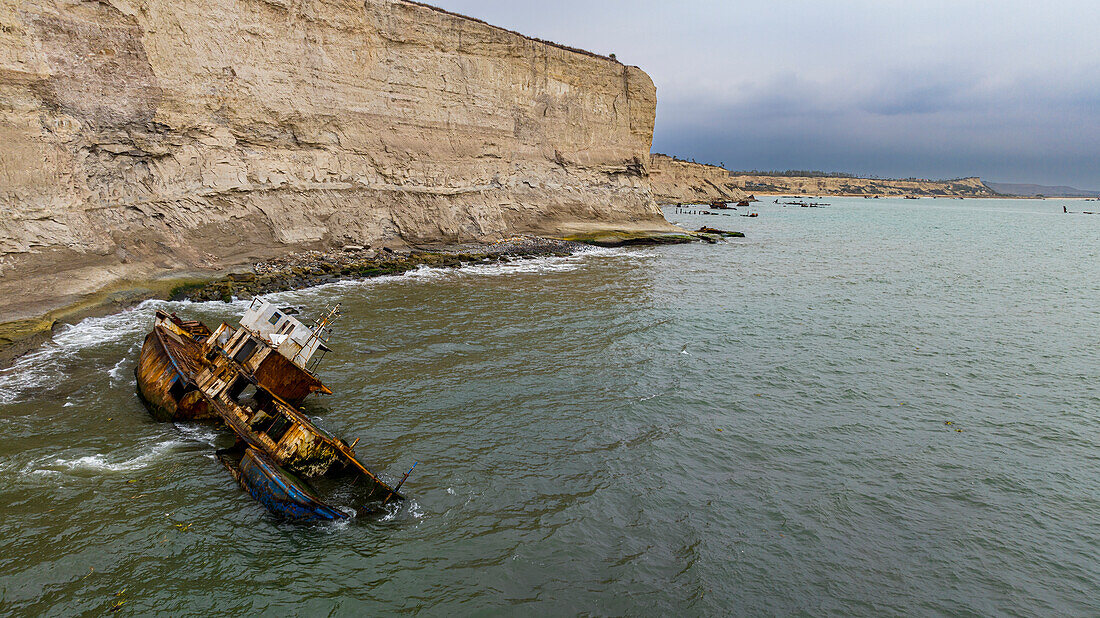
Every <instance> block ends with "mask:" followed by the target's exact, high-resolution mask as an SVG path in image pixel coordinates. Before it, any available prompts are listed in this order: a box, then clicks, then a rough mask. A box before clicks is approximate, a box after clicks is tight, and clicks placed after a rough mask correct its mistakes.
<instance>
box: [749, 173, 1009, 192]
mask: <svg viewBox="0 0 1100 618" xmlns="http://www.w3.org/2000/svg"><path fill="white" fill-rule="evenodd" d="M730 180H731V182H732V184H733V185H734V186H736V187H737V188H739V189H741V190H742V191H744V192H745V193H751V194H754V195H851V196H858V197H873V196H881V197H993V196H994V192H993V189H990V188H989V187H987V186H985V185H984V184H982V181H981V179H980V178H976V177H972V178H956V179H954V180H924V179H919V178H904V179H889V178H857V177H855V176H852V175H850V174H837V173H825V172H800V171H790V172H763V173H759V172H758V173H752V172H750V173H743V172H730Z"/></svg>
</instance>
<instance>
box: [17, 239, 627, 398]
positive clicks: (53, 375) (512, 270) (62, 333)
mask: <svg viewBox="0 0 1100 618" xmlns="http://www.w3.org/2000/svg"><path fill="white" fill-rule="evenodd" d="M634 252H636V251H632V250H624V249H610V248H602V247H585V248H583V249H579V250H578V251H576V252H575V253H573V254H570V255H566V256H542V257H534V258H521V259H516V260H513V261H509V262H491V263H472V264H463V265H462V266H458V267H442V268H440V267H431V266H420V267H419V268H416V269H414V270H411V271H409V272H406V273H402V274H399V275H389V276H383V277H375V278H371V279H355V280H347V281H337V282H333V283H328V284H324V285H320V286H316V287H313V288H307V289H305V290H289V291H286V292H278V293H275V294H270V295H268V298H271V299H273V300H276V301H277V302H296V301H305V300H306V299H307V298H308V295H309V293H310V292H315V291H320V290H325V291H330V290H338V289H340V288H357V287H361V286H364V285H367V286H373V285H382V284H385V283H387V282H394V281H433V280H440V279H447V278H453V277H497V276H507V275H517V274H528V273H561V272H570V271H574V270H577V269H580V268H583V267H584V266H585V263H586V262H587V261H588V260H589V259H590V258H593V257H607V256H624V255H630V254H631V253H634ZM303 294H304V295H306V296H303ZM249 303H250V301H248V300H243V299H234V300H233V301H232V302H230V303H225V302H222V301H211V302H192V301H165V300H147V301H145V302H143V303H141V304H139V305H137V306H135V307H132V308H130V309H126V310H123V311H120V312H118V313H114V314H111V315H107V316H101V317H92V318H85V319H84V320H81V321H80V322H78V323H77V324H73V325H66V326H62V327H61V328H60V329H59V330H58V332H56V333H54V335H53V338H52V339H51V340H50V341H49V342H47V343H45V344H43V346H42V347H41V348H39V349H38V350H36V351H34V352H31V353H29V354H26V355H24V356H23V357H21V358H19V359H18V360H17V361H16V362H15V363H13V364H12V366H11V367H9V368H7V369H5V370H3V371H0V405H7V404H12V403H17V402H19V401H20V400H23V399H26V398H27V397H29V396H34V395H33V394H34V393H37V392H40V391H41V390H42V389H44V388H47V387H48V386H49V385H50V384H53V383H57V382H59V381H60V380H61V379H62V378H63V377H64V376H65V375H66V373H67V371H66V369H67V366H68V364H69V362H71V359H72V357H73V356H74V355H76V354H79V353H80V352H82V351H83V350H87V349H90V348H95V347H97V346H104V345H117V344H122V343H127V342H129V343H130V345H131V349H130V350H129V352H127V353H125V354H124V355H123V357H122V358H120V359H119V360H118V361H117V363H115V364H114V366H113V367H112V368H111V369H109V370H108V371H107V374H108V377H109V378H110V383H111V384H112V385H116V384H118V383H120V382H121V381H122V378H123V374H124V372H123V368H124V367H125V366H126V364H127V362H128V361H129V360H130V359H131V358H132V357H133V356H134V354H135V353H136V350H137V348H136V346H137V345H140V343H141V340H142V338H143V337H144V336H145V334H146V333H148V331H149V328H150V326H151V324H152V320H153V315H154V313H155V312H156V310H157V309H164V310H167V311H175V312H181V311H183V312H187V313H189V314H191V315H192V316H194V317H196V318H200V319H213V320H220V319H222V318H223V317H224V316H226V315H227V314H239V313H243V312H244V310H245V309H246V308H247V307H248V305H249Z"/></svg>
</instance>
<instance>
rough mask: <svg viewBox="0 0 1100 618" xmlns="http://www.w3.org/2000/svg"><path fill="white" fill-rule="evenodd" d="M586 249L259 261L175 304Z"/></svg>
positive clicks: (191, 290)
mask: <svg viewBox="0 0 1100 618" xmlns="http://www.w3.org/2000/svg"><path fill="white" fill-rule="evenodd" d="M582 247H584V244H582V243H578V242H573V241H567V240H554V239H547V238H539V237H516V238H510V239H506V240H503V241H500V242H497V243H491V244H487V245H468V246H458V247H451V248H448V249H444V250H437V251H418V250H413V251H393V250H390V249H382V250H375V249H372V248H369V247H357V246H348V247H344V248H342V249H337V250H333V251H305V252H301V253H294V254H291V255H288V256H285V257H281V258H276V259H272V260H266V261H263V262H257V263H256V264H254V265H253V266H252V271H251V272H242V273H230V274H228V275H226V276H224V277H221V278H218V279H215V280H213V281H207V282H201V283H193V284H185V285H181V286H179V287H177V288H175V289H174V290H172V292H171V294H170V295H169V299H170V300H192V301H216V300H221V301H229V300H231V299H233V298H251V297H253V296H260V295H263V294H271V293H274V292H283V291H286V290H297V289H301V288H308V287H313V286H316V285H324V284H326V283H335V282H337V281H349V280H359V279H370V278H373V277H382V276H385V275H399V274H402V273H405V272H408V271H410V270H416V269H417V268H420V267H422V266H426V267H434V268H457V267H460V266H462V265H464V264H492V263H502V262H512V261H516V260H524V259H530V258H534V257H544V256H566V255H571V254H573V253H575V252H576V251H578V250H579V249H581V248H582Z"/></svg>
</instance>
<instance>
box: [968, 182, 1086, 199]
mask: <svg viewBox="0 0 1100 618" xmlns="http://www.w3.org/2000/svg"><path fill="white" fill-rule="evenodd" d="M985 186H987V187H989V188H990V189H993V190H994V191H996V192H997V193H1000V194H1001V195H1018V196H1020V197H1035V196H1037V195H1042V196H1044V197H1100V191H1082V190H1081V189H1075V188H1073V187H1049V186H1046V185H1019V184H1012V183H1008V182H988V181H987V182H986V183H985Z"/></svg>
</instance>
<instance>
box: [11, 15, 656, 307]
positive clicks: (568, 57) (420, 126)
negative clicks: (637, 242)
mask: <svg viewBox="0 0 1100 618" xmlns="http://www.w3.org/2000/svg"><path fill="white" fill-rule="evenodd" d="M655 106H656V91H655V88H654V86H653V83H652V81H651V80H650V78H649V77H648V76H647V75H646V74H645V73H644V72H643V71H641V70H640V69H638V68H635V67H627V66H623V65H622V64H620V63H618V62H616V61H614V60H611V59H609V58H604V57H601V56H596V55H593V54H587V53H583V52H578V51H576V50H570V49H567V48H563V47H560V46H556V45H553V44H548V43H544V42H539V41H534V40H531V39H528V38H525V37H522V36H520V35H517V34H514V33H511V32H508V31H505V30H502V29H499V28H494V27H492V26H489V25H487V24H484V23H481V22H478V21H476V20H470V19H466V18H462V17H460V16H455V15H451V14H448V13H445V12H443V11H440V10H438V9H433V8H432V7H427V6H424V5H420V4H418V3H412V2H405V1H402V0H366V2H363V1H362V0H313V1H304V2H303V1H300V0H236V1H234V2H218V1H214V0H100V1H84V2H81V1H76V0H0V269H2V274H0V320H6V319H12V318H17V317H23V316H27V315H40V314H42V313H44V312H45V311H46V310H48V309H50V308H52V307H54V306H59V305H60V304H63V303H66V302H71V301H72V300H73V299H75V298H78V297H79V296H80V295H83V294H87V293H89V292H91V291H93V290H96V289H101V288H103V287H104V286H109V285H112V284H116V283H117V282H119V281H121V280H125V279H135V280H136V279H144V278H149V277H153V276H163V275H165V274H167V273H182V272H192V271H202V270H204V269H205V270H218V269H223V268H226V267H230V266H233V265H234V264H242V263H245V262H247V261H252V260H256V259H262V258H266V257H271V256H275V255H280V254H285V253H287V252H290V251H294V250H299V249H304V248H324V247H330V246H342V245H345V244H356V245H374V246H378V245H391V246H396V245H403V244H422V243H447V242H464V241H470V240H485V239H492V238H499V237H500V236H502V235H506V234H512V233H516V232H531V233H542V234H555V233H560V234H565V233H571V232H578V231H585V230H588V229H591V228H593V227H597V228H598V227H600V226H607V227H616V228H634V229H645V228H652V229H664V228H666V227H667V223H665V222H664V220H663V218H662V217H661V215H660V212H659V210H658V209H657V208H656V206H655V203H654V201H653V199H652V197H651V195H650V191H649V185H648V181H647V178H646V173H647V168H648V163H649V148H650V144H651V141H652V132H653V122H654V113H655Z"/></svg>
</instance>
